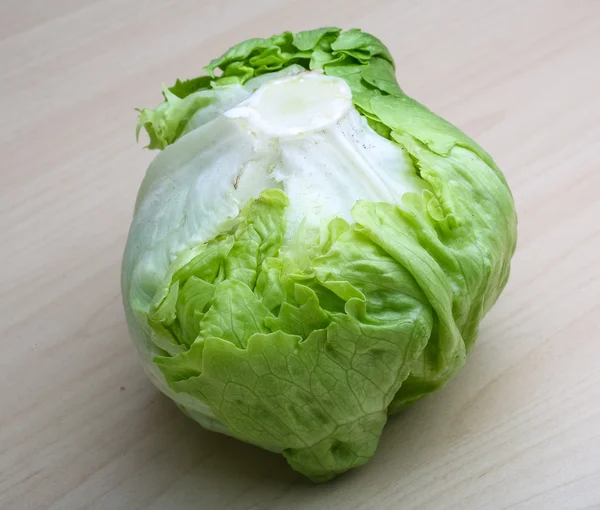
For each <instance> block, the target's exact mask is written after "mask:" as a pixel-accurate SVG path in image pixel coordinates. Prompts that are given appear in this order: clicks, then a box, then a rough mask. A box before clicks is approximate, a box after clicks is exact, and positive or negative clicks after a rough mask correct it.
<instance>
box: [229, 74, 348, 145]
mask: <svg viewBox="0 0 600 510" xmlns="http://www.w3.org/2000/svg"><path fill="white" fill-rule="evenodd" d="M351 106H352V91H351V90H350V87H348V84H347V83H346V82H345V81H344V80H340V79H339V78H334V77H330V76H325V75H323V74H322V73H320V72H317V71H310V72H303V73H299V74H296V75H294V76H287V77H284V78H279V79H276V80H273V81H271V82H267V83H265V84H264V85H262V86H261V87H260V88H259V89H258V90H257V91H256V92H255V93H254V94H252V95H251V96H250V97H249V98H248V99H246V100H245V101H243V102H242V103H240V104H239V105H238V106H237V107H235V108H232V109H230V110H228V111H226V112H225V116H226V117H229V118H231V119H246V120H247V124H248V127H249V129H250V130H251V131H253V132H254V133H257V134H260V135H264V136H268V137H286V136H297V135H302V134H306V133H308V132H310V131H315V130H317V129H323V128H326V127H328V126H330V125H331V124H332V123H334V122H337V121H338V120H339V119H341V118H342V117H343V116H344V115H346V113H347V112H348V110H349V109H350V108H351Z"/></svg>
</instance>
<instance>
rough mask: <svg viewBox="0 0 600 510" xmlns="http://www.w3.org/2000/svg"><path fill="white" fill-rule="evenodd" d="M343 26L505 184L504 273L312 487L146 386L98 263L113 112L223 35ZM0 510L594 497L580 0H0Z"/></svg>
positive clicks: (119, 196)
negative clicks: (391, 405)
mask: <svg viewBox="0 0 600 510" xmlns="http://www.w3.org/2000/svg"><path fill="white" fill-rule="evenodd" d="M332 24H333V25H341V26H343V27H351V26H360V27H361V28H363V29H365V30H367V31H370V32H373V33H375V34H377V35H378V36H379V37H380V38H381V39H383V40H384V42H385V43H387V44H388V46H389V47H390V49H391V51H392V54H393V55H394V56H395V58H396V62H397V68H398V75H399V78H400V83H401V84H402V86H403V88H404V89H405V90H406V91H408V93H409V94H411V95H413V96H414V97H416V98H417V99H419V100H420V101H422V102H424V103H425V104H427V105H428V106H430V107H431V108H432V109H433V110H434V111H436V112H437V113H439V114H441V115H442V116H444V117H446V118H448V119H450V120H451V121H452V122H454V123H455V124H457V125H458V126H460V127H461V128H462V129H464V130H466V131H467V132H468V133H469V134H471V135H472V136H473V137H474V138H476V139H477V140H479V141H480V142H481V143H482V145H484V146H485V147H486V148H487V149H488V150H489V151H490V152H491V153H492V154H493V155H494V157H495V158H496V160H497V161H498V163H499V165H500V166H501V167H502V168H503V170H504V172H505V173H506V176H507V179H508V181H509V183H510V185H511V187H512V189H513V191H514V195H515V199H516V203H517V207H518V212H519V215H520V225H519V228H520V237H519V247H518V250H517V253H516V256H515V258H514V266H513V267H514V269H513V273H512V277H511V280H510V283H509V285H508V287H507V289H506V291H505V293H504V294H503V295H502V297H501V299H500V300H499V302H498V303H497V306H496V307H495V308H494V309H493V310H492V312H491V313H490V314H489V315H488V316H487V318H486V319H485V321H484V323H483V326H482V330H481V336H480V339H479V341H478V344H477V345H476V348H475V350H474V352H473V353H472V355H471V357H470V359H469V360H468V363H467V365H466V367H465V369H464V370H463V371H462V372H461V373H460V375H459V376H458V377H457V378H456V379H455V380H453V381H452V382H451V384H450V385H449V386H448V387H447V388H446V389H444V390H443V391H441V392H439V393H437V394H435V395H433V396H431V397H430V398H427V399H425V400H424V401H422V402H421V403H419V404H418V405H416V406H415V407H414V408H412V409H411V410H410V411H407V412H405V413H404V414H403V415H400V416H398V417H396V418H393V419H391V420H390V422H389V424H388V426H387V428H386V430H385V432H384V435H383V438H382V441H381V443H380V447H379V451H378V453H377V455H376V456H375V457H374V459H373V460H372V461H371V462H370V463H369V464H368V465H366V466H365V467H363V468H360V469H357V470H354V471H352V472H351V473H349V474H347V475H345V476H342V477H340V478H338V479H336V480H335V481H333V482H331V483H328V484H324V485H319V486H315V485H312V484H310V483H308V482H306V481H305V480H304V479H302V477H300V476H299V475H296V474H295V473H294V472H292V471H291V470H290V469H289V468H288V467H287V465H286V463H285V461H284V459H283V458H282V457H279V456H276V455H273V454H270V453H267V452H265V451H262V450H259V449H258V448H255V447H253V446H250V445H247V444H243V443H241V442H238V441H236V440H233V439H230V438H227V437H224V436H220V435H217V434H213V433H209V432H206V431H204V430H203V429H202V428H201V427H199V426H198V425H196V424H195V423H193V422H191V421H190V420H188V419H187V418H185V417H184V416H183V415H182V414H180V413H179V412H178V411H177V409H176V408H175V406H174V405H173V404H172V403H171V402H170V401H168V400H167V399H166V398H164V397H162V396H161V395H160V394H159V393H158V392H157V391H156V390H155V389H154V388H153V387H152V386H151V384H150V383H149V381H148V380H147V379H146V377H145V375H144V373H143V372H142V369H141V367H140V365H139V363H138V360H137V357H136V353H135V351H134V348H133V346H132V344H131V342H130V340H129V338H128V333H127V330H126V327H125V322H124V316H123V311H122V305H121V296H120V289H119V271H120V267H119V266H120V258H121V254H122V252H123V247H124V242H125V237H126V232H127V228H128V226H129V221H130V218H131V214H132V208H133V203H134V199H135V194H136V191H137V187H138V186H139V183H140V181H141V179H142V176H143V174H144V172H145V169H146V167H147V165H148V164H149V162H150V161H151V159H152V158H153V156H154V154H153V153H152V152H150V151H147V150H144V149H143V148H142V144H137V145H136V143H135V137H134V128H135V123H136V115H135V112H134V111H133V108H134V107H138V106H152V105H154V104H156V103H157V102H158V101H159V100H160V86H161V84H162V83H163V82H165V83H170V82H172V81H173V80H174V79H175V78H177V77H190V76H194V75H197V74H198V73H200V69H201V66H202V65H204V64H205V63H207V62H208V60H209V59H210V58H212V57H215V56H217V55H218V54H220V53H221V52H222V51H223V50H225V49H226V48H227V47H229V46H230V45H231V44H233V43H236V42H238V41H240V40H242V39H245V38H247V37H251V36H266V35H270V34H272V33H275V32H279V31H281V30H283V29H291V30H300V29H305V28H313V27H316V26H322V25H332ZM0 64H1V80H0V112H1V123H0V155H1V156H0V157H1V159H0V210H1V215H0V233H1V236H0V243H1V244H0V272H1V273H0V338H1V342H2V343H1V347H2V353H1V355H0V508H1V509H2V510H12V509H15V510H27V509H52V510H63V509H67V510H71V509H84V508H86V509H87V508H92V509H111V510H112V509H126V510H135V509H146V508H149V509H153V510H159V509H173V510H180V509H203V510H205V509H225V510H227V509H229V510H234V509H246V510H250V509H282V510H283V509H365V508H373V509H387V508H401V509H403V510H416V509H433V510H438V509H461V510H465V509H492V510H495V509H505V508H519V509H521V508H522V509H584V508H589V509H591V508H600V339H599V333H600V2H598V1H593V0H570V1H567V0H564V1H562V0H554V1H549V0H506V1H499V0H498V1H483V0H481V1H478V0H471V1H468V0H462V1H457V0H443V1H442V0H437V1H425V2H416V1H408V0H406V1H389V0H388V1H384V0H381V1H375V2H373V1H366V0H350V1H349V0H333V1H329V2H323V1H322V0H303V1H290V2H282V1H279V0H257V1H254V2H247V1H227V0H223V1H220V2H217V1H213V0H211V1H204V2H202V1H175V0H172V1H158V0H157V1H151V0H135V1H123V0H52V1H50V0H28V1H18V0H3V1H2V2H1V5H0Z"/></svg>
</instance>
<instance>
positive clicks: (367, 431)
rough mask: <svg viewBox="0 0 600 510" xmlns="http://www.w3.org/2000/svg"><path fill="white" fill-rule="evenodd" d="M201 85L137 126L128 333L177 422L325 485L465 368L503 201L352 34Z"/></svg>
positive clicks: (314, 37)
mask: <svg viewBox="0 0 600 510" xmlns="http://www.w3.org/2000/svg"><path fill="white" fill-rule="evenodd" d="M205 69H206V71H207V73H208V75H207V76H202V77H200V78H195V79H193V80H189V81H184V82H179V81H178V82H177V83H176V84H175V85H174V86H172V87H170V88H168V89H165V90H164V91H163V94H164V98H165V101H164V102H163V103H162V104H161V105H159V106H158V107H156V108H155V109H154V110H141V111H140V120H139V126H138V133H139V131H140V129H141V128H145V130H146V131H147V133H148V135H149V137H150V145H149V147H150V148H156V149H162V151H161V152H160V153H159V154H158V156H157V157H156V159H155V160H154V162H153V163H152V164H151V165H150V168H149V169H148V172H147V174H146V177H145V179H144V182H143V183H142V186H141V189H140V192H139V196H138V200H137V204H136V209H135V215H134V218H133V223H132V226H131V231H130V234H129V239H128V242H127V248H126V251H125V256H124V262H123V276H122V287H123V296H124V302H125V310H126V314H127V320H128V324H129V328H130V331H131V335H132V337H133V340H134V343H135V345H136V346H137V348H138V351H139V353H140V356H141V358H142V360H143V365H144V367H145V369H146V371H147V373H148V375H149V376H150V378H151V379H152V381H153V382H154V384H156V386H157V387H158V388H160V390H161V391H163V392H164V393H165V394H166V395H168V396H169V397H171V398H172V399H173V400H174V401H175V402H177V404H178V405H179V406H180V408H181V409H182V410H183V411H184V412H186V413H187V414H188V415H189V416H191V417H192V418H193V419H195V420H197V421H198V422H199V423H201V424H202V425H204V426H205V427H207V428H209V429H212V430H217V431H220V432H224V433H226V434H230V435H232V436H235V437H237V438H240V439H242V440H244V441H248V442H251V443H254V444H256V445H259V446H261V447H264V448H266V449H269V450H272V451H274V452H280V453H282V454H283V455H284V456H285V457H286V459H287V460H288V462H289V463H290V465H291V466H292V467H293V468H294V469H296V470H298V471H299V472H301V473H303V474H305V475H306V476H308V477H310V478H311V479H312V480H314V481H325V480H328V479H330V478H332V477H334V476H335V475H337V474H339V473H342V472H344V471H346V470H348V469H349V468H352V467H356V466H359V465H361V464H363V463H365V462H366V461H367V460H368V459H369V458H370V457H371V456H372V455H373V454H374V453H375V450H376V448H377V443H378V440H379V437H380V435H381V431H382V429H383V426H384V425H385V423H386V420H387V417H388V415H389V414H391V413H394V412H396V411H399V410H401V409H403V408H404V407H406V406H407V405H409V404H411V403H412V402H414V401H416V400H417V399H419V398H421V397H423V396H425V395H428V394H429V393H431V392H433V391H435V390H438V389H440V388H441V387H443V386H444V385H445V384H446V383H447V382H448V380H449V379H450V378H451V377H452V376H453V375H454V374H455V373H456V372H457V371H458V370H459V368H460V367H461V366H462V365H463V364H464V362H465V358H466V355H467V353H468V352H469V350H470V349H471V348H472V346H473V342H474V341H475V338H476V336H477V330H478V327H479V323H480V321H481V319H482V317H483V316H484V315H485V313H486V312H487V311H488V310H489V309H490V307H491V306H492V305H493V303H494V302H495V301H496V299H497V298H498V295H499V294H500V292H501V290H502V289H503V287H504V286H505V284H506V281H507V278H508V274H509V262H510V258H511V256H512V254H513V252H514V249H515V243H516V216H515V210H514V205H513V200H512V197H511V193H510V191H509V189H508V187H507V185H506V182H505V180H504V177H503V176H502V174H501V172H500V171H499V170H498V168H497V167H496V165H495V163H494V162H493V160H492V159H491V158H490V156H489V155H488V154H487V153H486V152H485V151H484V150H483V149H482V148H481V147H479V145H477V144H476V143H475V142H473V141H472V140H471V139H470V138H468V137H467V136H466V135H465V134H463V133H462V132H461V131H460V130H458V129H457V128H455V127H454V126H452V125H451V124H449V123H448V122H446V121H444V120H442V119H441V118H439V117H437V116H436V115H435V114H433V113H431V112H430V111H429V110H428V109H427V108H426V107H424V106H423V105H421V104H419V103H418V102H416V101H415V100H413V99H411V98H409V97H408V96H407V95H406V94H404V92H402V90H401V89H400V87H399V86H398V84H397V82H396V78H395V71H394V63H393V61H392V57H391V56H390V53H389V51H388V50H387V48H386V47H385V46H384V45H383V44H382V43H381V42H380V41H379V40H378V39H376V38H375V37H373V36H371V35H369V34H365V33H363V32H361V31H359V30H348V31H346V32H343V31H341V30H340V29H337V28H322V29H318V30H313V31H309V32H300V33H297V34H292V33H289V32H285V33H283V34H281V35H277V36H274V37H271V38H269V39H251V40H248V41H245V42H243V43H240V44H238V45H237V46H234V47H233V48H231V49H230V50H228V51H227V52H226V53H225V54H224V55H223V56H221V57H220V58H217V59H215V60H213V61H212V62H211V63H210V64H209V65H208V66H207V67H206V68H205Z"/></svg>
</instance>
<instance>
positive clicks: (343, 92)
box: [124, 72, 423, 311]
mask: <svg viewBox="0 0 600 510" xmlns="http://www.w3.org/2000/svg"><path fill="white" fill-rule="evenodd" d="M261 80H264V81H261V84H260V86H259V87H258V88H257V89H256V91H254V92H253V93H252V94H251V93H250V92H249V91H246V92H243V93H241V96H243V97H240V102H239V103H238V104H237V105H236V106H234V107H233V108H231V107H230V108H229V109H225V108H224V109H223V110H224V111H222V112H221V113H220V114H219V115H218V116H217V117H216V118H214V119H213V120H210V121H207V122H206V123H204V124H203V125H199V126H198V127H197V128H196V129H194V130H193V131H191V132H189V133H187V134H186V135H185V136H183V137H182V138H180V139H179V140H178V141H176V142H175V143H174V144H173V145H171V146H169V147H167V148H166V149H165V150H163V151H162V152H161V153H160V154H159V155H158V156H157V157H156V159H155V160H154V162H153V163H152V164H151V165H150V168H149V169H148V172H147V174H146V177H145V179H144V182H143V184H142V187H141V189H140V193H139V196H138V202H137V206H136V214H135V217H134V220H133V225H132V229H131V234H130V237H129V244H128V247H127V251H126V255H125V257H126V259H127V260H126V263H125V267H126V268H127V274H125V275H124V278H125V279H126V286H128V287H129V289H130V295H131V296H132V299H135V302H136V304H135V307H136V308H137V309H138V310H141V311H143V310H146V309H147V308H148V307H149V304H150V301H151V300H152V298H153V296H154V294H155V292H156V290H157V288H158V287H159V285H160V284H161V282H162V281H163V279H164V278H165V276H166V274H167V272H168V270H169V268H170V266H171V265H172V264H173V262H174V261H175V259H176V258H177V257H179V256H184V257H185V253H186V251H187V250H188V249H189V248H191V247H193V246H195V245H198V244H200V243H204V242H207V241H209V240H211V239H213V238H214V237H215V236H216V235H218V234H219V233H221V232H223V230H224V229H226V228H227V227H228V225H229V222H230V221H231V220H232V219H234V218H235V217H236V216H237V215H238V214H239V212H240V210H241V209H242V208H243V207H244V205H245V204H246V203H247V201H248V200H249V199H251V198H254V197H258V196H259V194H260V193H261V191H263V190H264V189H269V188H279V189H282V190H283V191H284V192H285V193H286V194H287V196H288V198H289V201H290V205H289V207H288V209H287V218H286V219H287V227H286V239H287V240H288V242H289V241H290V240H291V239H292V238H293V237H294V235H295V234H296V233H297V232H298V230H299V229H300V226H301V225H303V227H304V228H307V229H315V230H317V231H318V230H319V229H320V228H321V227H322V226H323V224H324V223H326V222H328V221H330V220H331V219H333V218H335V217H341V218H343V219H345V220H346V221H348V222H350V223H352V222H353V219H352V215H351V210H352V207H353V206H354V205H355V204H356V202H357V201H358V200H369V201H374V202H387V203H394V204H398V205H400V204H401V198H402V195H404V193H406V192H409V191H420V190H421V189H422V188H423V181H422V180H421V179H420V178H418V177H417V175H416V173H415V170H414V168H413V166H412V162H411V160H410V158H409V157H408V155H407V154H406V152H405V151H404V149H402V148H401V147H400V146H398V145H397V144H394V143H392V142H390V141H389V140H387V139H385V138H383V137H382V136H380V135H379V134H377V133H376V132H375V131H373V129H372V128H371V127H370V126H369V125H368V123H367V121H366V119H365V118H364V117H363V116H362V115H360V114H359V113H358V111H357V110H356V109H355V108H354V106H353V105H352V98H351V92H350V89H349V87H348V85H347V84H346V82H345V81H344V80H342V79H341V78H336V77H332V76H325V75H324V74H322V73H319V72H304V73H299V74H295V75H291V76H284V77H281V74H280V73H278V74H277V75H276V76H275V77H274V79H271V80H267V79H266V78H264V77H263V76H261ZM237 87H238V88H239V86H237ZM224 93H225V92H224ZM133 297H135V298H133Z"/></svg>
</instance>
